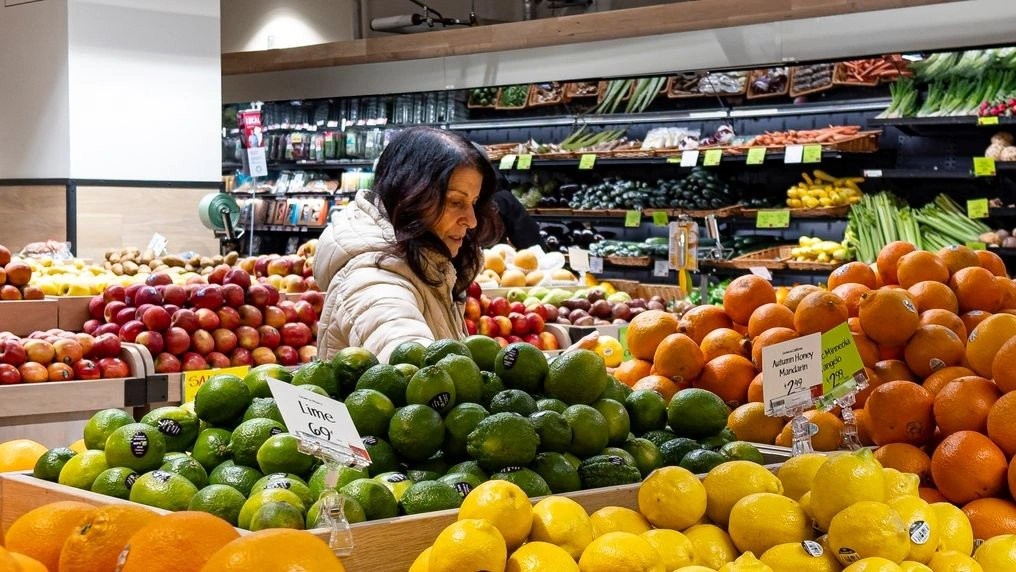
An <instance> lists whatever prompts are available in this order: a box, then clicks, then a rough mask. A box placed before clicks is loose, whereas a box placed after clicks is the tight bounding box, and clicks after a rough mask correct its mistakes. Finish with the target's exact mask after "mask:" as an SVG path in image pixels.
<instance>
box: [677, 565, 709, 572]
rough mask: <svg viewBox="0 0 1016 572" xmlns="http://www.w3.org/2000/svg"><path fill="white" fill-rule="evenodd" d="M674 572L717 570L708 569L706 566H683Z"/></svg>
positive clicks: (707, 571)
mask: <svg viewBox="0 0 1016 572" xmlns="http://www.w3.org/2000/svg"><path fill="white" fill-rule="evenodd" d="M674 572H716V569H715V568H706V567H705V566H699V565H698V564H692V565H691V566H682V567H680V568H678V569H677V570H674Z"/></svg>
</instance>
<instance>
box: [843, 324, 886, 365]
mask: <svg viewBox="0 0 1016 572" xmlns="http://www.w3.org/2000/svg"><path fill="white" fill-rule="evenodd" d="M850 336H851V337H852V338H854V345H855V346H856V347H857V353H858V354H860V355H861V361H862V362H864V365H866V366H868V367H872V366H874V365H875V363H876V362H878V361H879V359H881V358H880V357H879V354H878V345H877V344H875V342H873V341H871V338H869V337H868V336H866V335H864V332H855V331H853V330H851V332H850Z"/></svg>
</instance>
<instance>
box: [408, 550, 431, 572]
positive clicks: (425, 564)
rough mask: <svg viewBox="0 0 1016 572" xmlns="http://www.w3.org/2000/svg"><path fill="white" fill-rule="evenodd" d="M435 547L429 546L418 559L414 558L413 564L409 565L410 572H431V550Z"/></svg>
mask: <svg viewBox="0 0 1016 572" xmlns="http://www.w3.org/2000/svg"><path fill="white" fill-rule="evenodd" d="M433 549H434V548H433V547H431V546H428V547H427V549H426V550H424V551H423V552H421V553H420V555H419V556H417V557H416V560H413V565H412V566H410V567H409V572H429V568H430V551H431V550H433Z"/></svg>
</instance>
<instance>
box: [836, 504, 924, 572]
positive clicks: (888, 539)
mask: <svg viewBox="0 0 1016 572" xmlns="http://www.w3.org/2000/svg"><path fill="white" fill-rule="evenodd" d="M829 545H830V547H831V548H832V549H833V552H834V553H835V554H836V557H837V558H839V559H840V562H842V563H843V565H848V564H851V563H855V562H856V561H857V560H860V559H863V558H871V557H875V556H878V557H881V558H886V559H888V560H891V561H893V562H894V563H896V564H899V563H900V562H903V560H904V559H906V557H907V553H909V552H910V535H909V531H908V530H907V527H906V525H905V524H904V523H903V518H902V517H900V514H899V513H898V512H896V511H895V510H893V508H892V507H890V506H889V505H887V504H885V503H880V502H872V501H861V502H858V503H854V504H852V505H850V506H849V507H847V508H845V509H843V510H842V511H840V512H839V513H837V514H836V516H834V517H833V519H832V524H830V525H829Z"/></svg>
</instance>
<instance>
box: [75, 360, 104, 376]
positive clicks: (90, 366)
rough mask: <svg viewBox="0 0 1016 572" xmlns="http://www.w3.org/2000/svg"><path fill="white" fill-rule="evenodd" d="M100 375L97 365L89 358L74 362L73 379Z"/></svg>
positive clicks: (100, 371)
mask: <svg viewBox="0 0 1016 572" xmlns="http://www.w3.org/2000/svg"><path fill="white" fill-rule="evenodd" d="M100 377H102V370H100V369H99V365H98V364H97V363H95V362H94V361H92V360H90V359H81V360H78V361H76V362H74V379H82V380H93V379H99V378H100Z"/></svg>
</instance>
